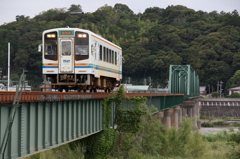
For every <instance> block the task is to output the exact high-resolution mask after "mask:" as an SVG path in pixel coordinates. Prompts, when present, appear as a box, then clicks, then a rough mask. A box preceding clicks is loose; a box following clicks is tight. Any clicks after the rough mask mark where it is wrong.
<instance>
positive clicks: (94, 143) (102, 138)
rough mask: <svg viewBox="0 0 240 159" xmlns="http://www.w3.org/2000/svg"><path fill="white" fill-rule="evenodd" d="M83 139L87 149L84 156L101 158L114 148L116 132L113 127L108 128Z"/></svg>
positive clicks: (90, 158)
mask: <svg viewBox="0 0 240 159" xmlns="http://www.w3.org/2000/svg"><path fill="white" fill-rule="evenodd" d="M83 140H84V141H83V142H84V143H85V145H86V149H87V151H86V153H85V157H86V158H87V159H88V158H89V159H92V158H96V159H101V158H104V157H105V156H107V155H108V154H109V153H110V152H111V151H112V149H113V148H114V146H115V141H116V132H115V130H114V129H110V128H108V129H105V130H103V131H102V132H100V133H98V134H95V135H92V136H90V137H88V138H85V139H83Z"/></svg>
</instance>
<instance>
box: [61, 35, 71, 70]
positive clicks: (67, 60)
mask: <svg viewBox="0 0 240 159" xmlns="http://www.w3.org/2000/svg"><path fill="white" fill-rule="evenodd" d="M73 44H74V39H73V38H62V39H60V45H59V47H60V48H59V50H60V53H59V68H60V69H59V73H74V60H73V56H74V52H73Z"/></svg>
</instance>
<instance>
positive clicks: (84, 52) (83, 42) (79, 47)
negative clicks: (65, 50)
mask: <svg viewBox="0 0 240 159" xmlns="http://www.w3.org/2000/svg"><path fill="white" fill-rule="evenodd" d="M88 58H89V35H88V34H87V33H84V32H80V31H76V33H75V60H85V59H88Z"/></svg>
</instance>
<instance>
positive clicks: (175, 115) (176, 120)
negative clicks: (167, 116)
mask: <svg viewBox="0 0 240 159" xmlns="http://www.w3.org/2000/svg"><path fill="white" fill-rule="evenodd" d="M180 109H181V108H180V106H176V107H174V108H173V114H172V126H173V127H175V128H176V129H178V126H179V123H180V121H179V118H178V116H179V114H178V112H179V111H180Z"/></svg>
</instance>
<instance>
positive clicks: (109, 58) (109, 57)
mask: <svg viewBox="0 0 240 159" xmlns="http://www.w3.org/2000/svg"><path fill="white" fill-rule="evenodd" d="M108 62H109V63H111V50H110V49H109V50H108Z"/></svg>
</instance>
